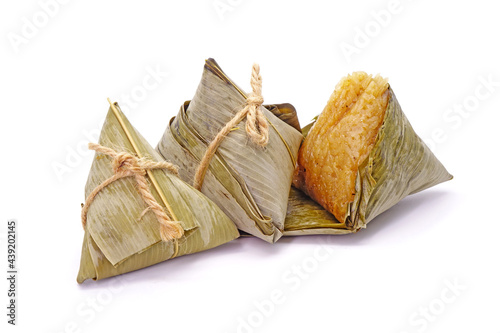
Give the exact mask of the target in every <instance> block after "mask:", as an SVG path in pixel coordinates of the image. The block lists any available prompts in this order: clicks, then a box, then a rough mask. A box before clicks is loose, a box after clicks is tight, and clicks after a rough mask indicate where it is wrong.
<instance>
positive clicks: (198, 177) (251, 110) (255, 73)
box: [193, 64, 269, 190]
mask: <svg viewBox="0 0 500 333" xmlns="http://www.w3.org/2000/svg"><path fill="white" fill-rule="evenodd" d="M250 85H251V86H252V92H251V93H250V94H249V95H248V97H247V100H246V104H245V107H244V108H243V109H242V110H241V111H239V112H238V113H236V115H235V116H234V117H233V118H232V119H231V120H230V121H229V122H228V123H226V125H224V127H223V128H222V129H221V130H220V131H219V133H217V135H216V136H215V138H214V139H213V140H212V142H210V144H209V145H208V147H207V150H206V152H205V155H203V158H202V159H201V162H200V165H199V166H198V169H197V170H196V174H195V177H194V181H193V186H194V187H195V188H196V189H198V190H201V187H202V186H203V180H204V179H205V174H206V172H207V169H208V166H209V165H210V161H211V160H212V158H213V156H214V155H215V152H216V151H217V149H218V148H219V146H220V144H221V143H222V140H224V138H225V137H226V136H227V135H228V134H229V132H231V130H232V129H233V128H234V127H235V126H236V125H238V124H239V123H240V122H241V121H242V120H243V119H245V118H246V126H245V130H246V132H247V135H248V137H249V138H250V140H251V141H252V142H253V143H254V144H256V145H257V146H259V147H265V146H266V145H267V143H268V142H269V124H268V123H267V119H266V117H265V116H264V113H263V112H262V110H261V106H262V103H264V98H263V97H262V77H261V76H260V67H259V65H258V64H253V66H252V76H251V79H250Z"/></svg>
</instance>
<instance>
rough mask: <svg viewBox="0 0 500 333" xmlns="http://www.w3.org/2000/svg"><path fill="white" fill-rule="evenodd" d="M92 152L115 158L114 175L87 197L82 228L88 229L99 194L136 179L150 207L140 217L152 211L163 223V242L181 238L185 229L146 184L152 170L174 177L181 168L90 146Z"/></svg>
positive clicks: (91, 144) (93, 144) (142, 195)
mask: <svg viewBox="0 0 500 333" xmlns="http://www.w3.org/2000/svg"><path fill="white" fill-rule="evenodd" d="M89 149H91V150H95V151H97V152H99V153H102V154H105V155H108V156H110V157H112V158H113V160H112V162H111V167H112V170H113V175H112V176H111V177H109V178H108V179H106V180H105V181H104V182H102V183H101V184H100V185H99V186H97V187H96V188H95V189H94V190H93V191H92V192H91V193H90V195H89V196H88V197H87V200H86V201H85V204H84V206H83V208H82V225H83V228H85V227H86V225H87V213H88V210H89V207H90V204H91V203H92V202H93V201H94V199H95V197H96V196H97V194H98V193H99V192H100V191H101V190H102V189H104V188H105V187H106V186H108V185H109V184H111V183H113V182H114V181H116V180H118V179H121V178H125V177H132V176H134V177H135V180H136V182H137V187H138V191H139V194H140V195H141V197H142V199H143V200H144V202H145V203H146V205H147V208H146V209H145V210H144V211H143V213H142V214H141V217H142V216H143V215H144V214H145V213H147V212H148V211H149V210H151V211H153V213H154V214H155V216H156V218H157V220H158V222H159V223H160V236H161V238H162V240H163V241H170V240H173V239H178V238H180V237H182V235H183V234H184V229H182V227H181V225H180V224H179V222H177V221H172V220H171V219H170V217H169V216H168V215H167V213H166V212H165V210H164V209H163V207H162V206H161V205H160V204H159V203H158V202H157V201H156V199H155V198H154V196H153V194H152V193H151V190H150V189H149V185H148V182H147V180H146V173H147V170H153V169H167V170H168V171H170V172H171V173H173V174H175V175H178V168H177V167H176V166H175V165H173V164H171V163H168V162H154V161H151V160H148V159H145V158H142V159H140V158H137V157H136V156H134V155H132V154H130V153H127V152H119V153H118V152H116V151H114V150H113V149H111V148H108V147H104V146H101V145H98V144H96V143H89Z"/></svg>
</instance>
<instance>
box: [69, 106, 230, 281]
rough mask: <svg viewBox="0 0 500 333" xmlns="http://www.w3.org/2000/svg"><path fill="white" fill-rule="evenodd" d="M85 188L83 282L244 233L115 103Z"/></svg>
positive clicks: (95, 146) (106, 122)
mask: <svg viewBox="0 0 500 333" xmlns="http://www.w3.org/2000/svg"><path fill="white" fill-rule="evenodd" d="M90 147H91V148H92V149H94V150H97V153H96V155H95V157H94V161H93V163H92V167H91V170H90V174H89V178H88V181H87V185H86V187H85V196H86V198H87V201H86V204H85V205H84V208H83V210H82V223H83V224H84V229H85V237H84V241H83V248H82V257H81V262H80V271H79V273H78V278H77V281H78V282H79V283H82V282H83V281H84V280H86V279H94V280H100V279H104V278H107V277H110V276H115V275H118V274H122V273H126V272H130V271H134V270H137V269H140V268H143V267H147V266H150V265H154V264H156V263H159V262H161V261H165V260H168V259H171V258H174V257H178V256H181V255H185V254H190V253H195V252H199V251H203V250H207V249H210V248H213V247H216V246H218V245H221V244H224V243H227V242H229V241H231V240H233V239H235V238H237V237H238V236H239V233H238V230H237V228H236V227H235V225H234V224H233V223H232V221H231V220H230V219H229V218H228V217H227V216H226V214H224V213H223V212H222V211H221V210H220V208H219V207H218V206H217V205H216V204H214V203H213V202H212V201H210V200H209V199H208V198H207V197H206V196H204V195H203V194H202V193H200V192H199V191H197V190H195V189H194V188H192V187H191V186H189V185H188V184H186V183H185V182H183V181H182V180H181V179H179V178H178V177H177V176H176V175H175V174H173V173H172V172H173V171H175V170H174V169H173V168H172V167H171V166H169V164H167V163H166V162H165V161H164V160H163V158H162V157H161V156H159V154H158V153H157V152H156V151H155V150H154V149H153V148H152V147H151V146H150V145H149V144H148V143H147V142H146V140H145V139H144V138H143V137H142V136H141V135H140V134H139V132H137V131H136V130H135V128H133V127H132V125H131V124H130V123H129V121H128V120H127V118H126V117H125V115H124V114H123V113H122V112H121V110H120V108H119V106H118V105H117V104H116V103H115V104H112V105H111V108H110V110H109V112H108V115H107V117H106V120H105V122H104V125H103V128H102V132H101V136H100V138H99V144H93V145H91V146H90Z"/></svg>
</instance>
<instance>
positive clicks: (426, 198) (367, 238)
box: [80, 190, 454, 290]
mask: <svg viewBox="0 0 500 333" xmlns="http://www.w3.org/2000/svg"><path fill="white" fill-rule="evenodd" d="M453 199H454V196H453V195H451V196H450V193H449V192H445V191H439V190H437V191H436V190H434V191H425V192H421V193H417V194H414V195H411V196H409V197H406V198H405V199H403V200H402V201H400V202H399V203H398V204H396V205H395V206H393V207H392V208H390V209H389V210H387V211H386V212H384V213H382V214H381V215H379V216H377V217H376V218H375V219H374V220H373V221H371V222H370V223H369V224H368V225H367V228H366V229H363V230H361V231H359V232H357V233H354V234H348V235H304V236H288V237H282V238H281V239H280V240H279V241H278V242H277V243H275V244H269V243H267V242H265V241H263V240H261V239H258V238H256V237H251V236H250V237H249V236H243V237H240V238H238V239H235V240H233V241H231V242H229V243H226V244H224V245H221V246H218V247H216V248H214V249H210V250H207V251H203V252H199V253H194V254H190V255H185V256H181V257H178V258H174V259H171V260H167V261H164V262H161V263H158V264H156V265H153V266H150V267H146V268H143V269H140V270H137V271H134V272H130V273H126V274H123V275H121V278H123V280H124V281H125V283H126V284H132V285H133V284H143V283H145V282H155V281H160V280H161V281H169V282H172V283H175V282H176V281H182V280H183V279H185V274H186V273H185V272H186V271H191V272H195V270H196V265H197V263H198V262H202V261H204V262H207V261H208V262H210V260H212V259H213V258H217V259H218V260H217V262H219V263H220V262H221V261H220V258H221V256H222V257H223V256H234V255H235V254H243V253H245V255H247V256H256V257H260V256H263V255H265V256H267V257H269V256H277V255H278V254H279V253H281V252H286V251H287V248H289V247H290V246H291V245H290V244H292V243H293V244H294V245H293V246H299V244H329V245H333V246H335V245H340V246H359V245H362V244H363V245H364V244H367V243H369V242H372V241H373V239H374V237H376V236H377V235H379V234H380V233H382V232H388V231H389V229H391V228H395V227H397V226H401V225H402V224H407V223H409V219H408V217H409V216H411V215H412V214H414V213H416V212H417V210H419V209H421V208H422V206H424V205H426V206H431V205H430V203H433V204H434V207H435V206H436V205H438V206H439V205H443V203H444V202H445V201H449V200H453ZM446 206H448V207H449V204H448V205H446ZM440 220H441V219H427V220H426V219H422V220H417V219H413V222H412V223H419V229H420V230H423V232H425V230H428V229H429V228H432V227H433V226H434V225H435V224H436V223H439V222H440ZM115 279H116V277H112V278H108V279H104V280H100V281H97V282H96V281H92V280H90V281H85V282H84V283H83V284H81V285H80V288H82V289H88V290H93V289H106V288H109V287H113V286H114V285H115V283H116V282H115V281H114V280H115Z"/></svg>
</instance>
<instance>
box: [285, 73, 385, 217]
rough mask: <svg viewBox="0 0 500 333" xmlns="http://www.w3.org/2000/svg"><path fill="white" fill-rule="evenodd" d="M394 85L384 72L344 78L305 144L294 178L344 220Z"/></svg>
mask: <svg viewBox="0 0 500 333" xmlns="http://www.w3.org/2000/svg"><path fill="white" fill-rule="evenodd" d="M388 87H389V85H388V83H387V79H384V78H382V77H381V76H379V75H377V76H375V77H372V76H371V75H368V74H366V73H364V72H355V73H353V74H351V75H348V76H347V77H345V78H343V79H342V80H341V81H340V82H339V83H338V84H337V86H336V87H335V91H334V92H333V94H332V95H331V97H330V99H329V101H328V103H327V105H326V107H325V108H324V110H323V112H322V113H321V114H320V115H319V117H318V119H317V121H316V123H315V124H314V126H313V127H312V128H311V130H310V132H309V134H308V135H307V137H306V138H305V140H304V142H303V144H302V146H301V148H300V150H299V157H298V161H297V164H298V165H297V169H296V170H295V174H294V180H293V184H294V185H295V187H297V188H299V189H301V190H303V191H304V192H305V193H306V194H308V195H309V196H310V197H311V198H312V199H314V200H315V201H316V202H318V203H319V204H320V205H322V206H323V207H324V208H325V209H326V210H328V211H329V212H331V213H332V214H333V215H334V216H335V217H336V218H337V220H339V221H341V222H345V216H346V212H347V207H348V204H349V203H350V202H352V201H353V200H354V194H355V188H354V187H355V181H356V175H357V172H358V168H359V165H360V164H361V163H362V162H363V161H364V160H365V159H366V158H367V157H368V155H369V154H370V151H371V150H372V148H373V146H374V145H375V140H376V137H377V134H378V131H379V129H380V127H381V126H382V123H383V120H384V115H385V110H386V108H387V103H388V100H389V90H388Z"/></svg>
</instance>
